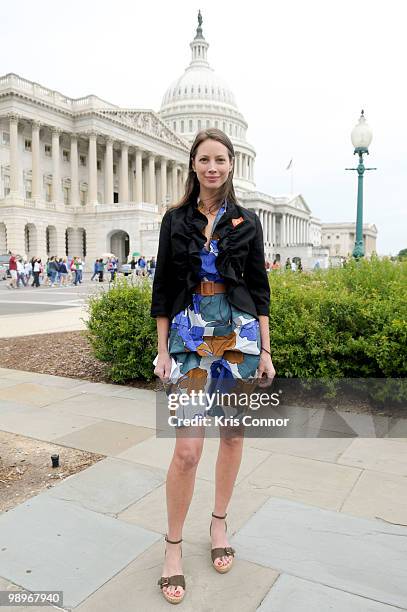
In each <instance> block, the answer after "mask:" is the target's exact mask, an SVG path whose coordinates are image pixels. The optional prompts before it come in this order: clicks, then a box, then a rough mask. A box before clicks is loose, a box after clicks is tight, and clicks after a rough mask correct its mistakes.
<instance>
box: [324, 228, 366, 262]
mask: <svg viewBox="0 0 407 612" xmlns="http://www.w3.org/2000/svg"><path fill="white" fill-rule="evenodd" d="M355 233H356V223H323V224H322V244H323V246H324V247H325V248H327V249H329V255H330V256H331V257H349V256H351V255H352V252H353V248H354V246H355ZM376 239H377V227H376V225H374V224H371V223H365V224H363V244H364V247H365V257H370V256H371V255H372V253H376V252H377V251H376Z"/></svg>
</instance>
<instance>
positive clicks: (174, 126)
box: [172, 121, 177, 132]
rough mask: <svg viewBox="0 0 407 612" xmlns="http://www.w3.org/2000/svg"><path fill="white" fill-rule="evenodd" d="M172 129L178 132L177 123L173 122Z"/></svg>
mask: <svg viewBox="0 0 407 612" xmlns="http://www.w3.org/2000/svg"><path fill="white" fill-rule="evenodd" d="M172 127H173V130H174V132H175V131H176V130H177V122H176V121H173V122H172Z"/></svg>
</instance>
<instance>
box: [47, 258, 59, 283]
mask: <svg viewBox="0 0 407 612" xmlns="http://www.w3.org/2000/svg"><path fill="white" fill-rule="evenodd" d="M57 273H58V264H57V262H56V258H55V257H54V256H52V257H51V258H50V259H49V261H48V266H47V276H48V279H49V283H50V286H51V287H54V285H55V281H56V278H57Z"/></svg>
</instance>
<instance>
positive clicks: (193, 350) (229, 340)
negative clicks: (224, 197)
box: [168, 201, 261, 418]
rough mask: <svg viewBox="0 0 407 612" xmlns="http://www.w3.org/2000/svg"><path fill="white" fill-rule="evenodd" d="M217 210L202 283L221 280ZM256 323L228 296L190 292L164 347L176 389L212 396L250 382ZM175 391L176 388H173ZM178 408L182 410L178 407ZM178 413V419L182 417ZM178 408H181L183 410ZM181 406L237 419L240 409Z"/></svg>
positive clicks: (186, 412) (189, 412)
mask: <svg viewBox="0 0 407 612" xmlns="http://www.w3.org/2000/svg"><path fill="white" fill-rule="evenodd" d="M226 208H227V202H226V201H225V203H224V204H223V205H222V206H221V208H220V209H219V211H218V214H217V216H216V218H215V221H214V223H213V227H212V235H211V239H210V242H209V249H207V248H206V247H205V246H204V247H202V249H201V252H200V257H201V269H200V278H201V280H208V281H214V282H215V283H217V282H223V279H222V277H221V276H220V275H219V273H218V271H217V269H216V257H217V255H218V246H217V243H218V240H217V239H215V238H213V235H214V230H215V228H216V225H217V223H218V221H219V219H220V218H221V216H222V215H223V214H224V213H225V211H226ZM260 348H261V344H260V328H259V322H258V320H257V319H256V318H254V317H253V316H252V315H250V314H248V313H246V312H243V311H241V310H238V309H237V308H235V307H234V306H233V305H232V304H230V302H229V301H228V298H227V295H226V293H218V294H215V295H212V296H204V295H201V294H198V293H194V294H192V303H191V304H190V305H189V306H188V307H187V308H185V309H184V310H182V311H181V312H179V313H178V314H176V315H175V316H174V317H173V319H172V321H171V326H170V332H169V339H168V349H169V353H170V355H171V357H173V358H174V359H175V361H176V363H177V365H178V367H179V376H178V379H177V382H176V387H177V389H178V391H179V392H183V393H188V392H190V391H191V390H193V389H194V390H195V391H198V390H200V389H202V390H204V391H207V392H211V393H212V392H214V391H215V389H221V388H224V384H225V383H226V382H227V381H228V382H229V385H228V388H229V390H230V383H232V381H233V380H236V379H237V380H241V379H248V378H253V377H254V376H255V373H256V370H257V367H258V364H259V359H260ZM173 389H174V388H173ZM179 410H180V409H179ZM179 410H178V412H177V416H180V414H179ZM181 410H182V409H181ZM205 410H206V407H204V409H203V410H202V407H196V406H195V407H193V408H191V407H185V408H184V409H183V410H182V412H183V416H184V417H188V418H190V417H191V416H196V415H198V414H201V415H202V414H203V413H204V414H206V415H209V416H213V415H215V414H216V415H224V416H237V412H238V410H236V409H231V408H224V407H220V406H216V407H215V408H214V407H213V406H212V408H211V410H210V411H208V412H205Z"/></svg>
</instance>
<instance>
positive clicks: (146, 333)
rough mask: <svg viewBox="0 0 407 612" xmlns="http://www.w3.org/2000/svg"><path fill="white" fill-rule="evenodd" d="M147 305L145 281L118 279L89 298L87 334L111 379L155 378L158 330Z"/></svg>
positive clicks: (148, 299)
mask: <svg viewBox="0 0 407 612" xmlns="http://www.w3.org/2000/svg"><path fill="white" fill-rule="evenodd" d="M150 305H151V289H150V286H149V283H148V281H145V282H143V283H142V284H140V285H137V286H132V285H130V284H128V283H127V282H126V280H122V279H120V280H118V281H116V282H115V283H114V285H113V286H112V287H111V289H110V290H109V291H107V292H102V294H101V295H98V296H93V297H91V298H90V299H89V302H88V309H89V315H90V316H89V320H88V322H87V328H88V338H89V341H90V344H91V346H92V348H93V352H94V354H95V357H97V359H100V360H101V361H105V362H107V363H108V374H109V376H110V378H111V379H112V381H114V382H124V381H126V380H130V379H132V378H138V379H144V380H151V379H152V378H154V373H153V370H154V367H153V365H152V361H153V359H154V357H155V355H156V354H157V334H156V325H155V321H154V319H152V318H151V317H150Z"/></svg>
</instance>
